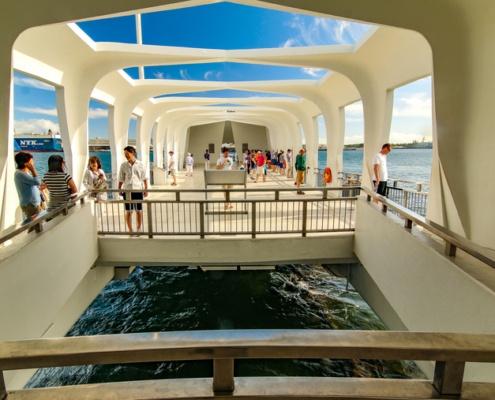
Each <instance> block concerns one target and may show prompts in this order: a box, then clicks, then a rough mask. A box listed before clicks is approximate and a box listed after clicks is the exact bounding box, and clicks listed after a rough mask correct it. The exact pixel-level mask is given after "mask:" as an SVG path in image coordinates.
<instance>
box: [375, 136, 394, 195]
mask: <svg viewBox="0 0 495 400" xmlns="http://www.w3.org/2000/svg"><path fill="white" fill-rule="evenodd" d="M391 151H392V146H391V145H390V143H385V144H384V145H383V146H382V149H381V150H380V152H379V153H376V154H375V157H373V184H374V185H375V189H376V193H377V194H379V195H381V196H386V195H387V180H388V170H387V154H388V153H390V152H391Z"/></svg>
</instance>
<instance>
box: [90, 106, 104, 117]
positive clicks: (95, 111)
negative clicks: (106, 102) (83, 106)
mask: <svg viewBox="0 0 495 400" xmlns="http://www.w3.org/2000/svg"><path fill="white" fill-rule="evenodd" d="M107 117H108V109H107V108H90V109H89V110H88V118H89V119H96V118H107Z"/></svg>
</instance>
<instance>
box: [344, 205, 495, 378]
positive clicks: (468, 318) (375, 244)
mask: <svg viewBox="0 0 495 400" xmlns="http://www.w3.org/2000/svg"><path fill="white" fill-rule="evenodd" d="M388 215H389V216H390V214H388ZM412 232H413V233H411V231H410V230H408V229H405V228H404V227H403V222H402V221H401V220H399V219H398V218H395V217H393V216H391V217H387V216H385V214H383V213H381V212H380V211H379V210H378V206H377V205H375V204H374V203H368V202H366V201H365V200H364V198H363V197H361V198H360V199H359V201H358V203H357V207H356V237H355V242H354V252H355V253H356V255H357V257H358V258H359V260H360V261H361V263H362V265H363V266H364V267H362V268H361V270H360V269H356V270H353V279H352V283H353V285H355V287H356V289H357V290H358V291H359V292H360V293H361V295H362V296H363V297H364V299H365V300H366V301H367V302H368V303H369V304H370V306H371V307H372V308H373V309H374V311H375V312H376V313H377V314H378V316H379V317H380V318H381V319H382V320H383V322H384V323H385V324H386V325H387V326H388V328H389V329H393V330H404V329H407V330H409V331H433V332H454V333H484V334H495V313H494V311H493V310H495V291H494V289H495V288H494V287H493V285H492V284H491V283H490V279H491V280H492V282H493V279H494V278H495V270H493V269H492V268H490V267H488V266H485V265H477V264H478V263H477V262H474V261H472V262H471V264H473V265H471V266H470V268H473V267H474V268H475V269H476V270H478V272H483V273H484V274H485V276H486V277H488V279H486V280H483V279H480V278H479V276H478V277H476V278H475V277H474V276H473V275H472V274H470V273H468V272H467V271H468V270H467V269H466V268H465V267H464V266H463V265H462V264H461V261H464V260H460V259H459V260H456V259H453V258H449V257H447V256H445V255H444V254H443V243H440V242H438V241H436V240H433V239H431V238H430V237H428V236H427V235H425V234H423V233H420V232H418V231H417V230H416V228H413V231H412ZM464 262H465V261H464ZM473 377H475V379H476V380H487V381H492V382H493V381H495V366H494V365H493V364H486V365H482V364H480V365H475V364H468V368H467V370H466V374H465V379H467V380H470V378H471V379H472V378H473Z"/></svg>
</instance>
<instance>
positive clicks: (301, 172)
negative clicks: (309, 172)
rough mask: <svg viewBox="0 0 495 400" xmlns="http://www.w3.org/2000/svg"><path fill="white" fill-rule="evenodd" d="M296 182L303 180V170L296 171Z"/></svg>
mask: <svg viewBox="0 0 495 400" xmlns="http://www.w3.org/2000/svg"><path fill="white" fill-rule="evenodd" d="M296 182H299V183H303V182H304V171H297V175H296Z"/></svg>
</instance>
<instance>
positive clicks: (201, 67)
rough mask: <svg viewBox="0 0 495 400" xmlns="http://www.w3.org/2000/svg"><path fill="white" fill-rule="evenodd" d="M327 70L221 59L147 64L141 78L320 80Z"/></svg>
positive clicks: (136, 72)
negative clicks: (215, 60) (205, 61)
mask: <svg viewBox="0 0 495 400" xmlns="http://www.w3.org/2000/svg"><path fill="white" fill-rule="evenodd" d="M124 71H125V72H126V73H127V74H128V75H129V76H130V77H131V78H132V79H139V78H140V75H139V69H138V67H131V68H126V69H124ZM327 72H328V71H327V70H324V69H316V68H298V67H279V66H273V65H261V64H244V63H231V62H221V63H201V64H182V65H155V66H147V67H144V78H145V79H171V80H184V81H208V82H246V81H271V80H293V79H302V80H306V79H309V80H319V79H321V78H322V77H323V76H325V74H326V73H327Z"/></svg>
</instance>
